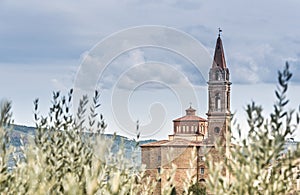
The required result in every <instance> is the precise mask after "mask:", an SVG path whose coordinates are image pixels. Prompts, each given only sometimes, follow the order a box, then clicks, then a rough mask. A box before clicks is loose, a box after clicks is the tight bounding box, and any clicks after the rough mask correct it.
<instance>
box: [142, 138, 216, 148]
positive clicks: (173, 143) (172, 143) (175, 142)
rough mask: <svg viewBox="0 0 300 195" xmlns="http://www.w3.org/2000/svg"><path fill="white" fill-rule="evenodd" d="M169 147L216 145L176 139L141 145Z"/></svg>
mask: <svg viewBox="0 0 300 195" xmlns="http://www.w3.org/2000/svg"><path fill="white" fill-rule="evenodd" d="M158 146H159V147H168V146H184V147H188V146H214V144H206V143H203V142H202V141H190V140H187V139H178V138H177V139H174V140H170V141H169V140H161V141H157V142H152V143H147V144H143V145H141V147H158Z"/></svg>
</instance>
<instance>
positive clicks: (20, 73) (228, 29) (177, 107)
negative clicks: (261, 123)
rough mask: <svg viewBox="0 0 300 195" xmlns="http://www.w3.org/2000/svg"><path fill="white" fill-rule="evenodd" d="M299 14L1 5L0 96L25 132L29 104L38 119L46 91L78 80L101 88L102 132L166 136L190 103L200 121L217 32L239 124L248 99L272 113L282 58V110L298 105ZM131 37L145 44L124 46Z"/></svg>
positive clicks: (291, 3) (292, 2) (239, 8)
mask: <svg viewBox="0 0 300 195" xmlns="http://www.w3.org/2000/svg"><path fill="white" fill-rule="evenodd" d="M299 9H300V2H299V1H298V0H285V1H281V0H278V1H271V0H266V1H259V0H251V1H239V0H229V1H203V0H186V1H180V0H159V1H158V0H148V1H142V0H118V1H117V0H109V1H108V0H106V1H104V0H100V1H95V0H88V1H83V0H78V1H70V0H65V1H61V0H60V1H59V0H53V1H37V0H24V1H17V0H1V1H0V70H1V71H0V89H1V91H0V98H2V99H3V98H6V99H9V100H11V101H12V102H13V113H14V119H15V122H16V123H17V124H21V125H29V126H33V125H34V121H33V100H34V99H35V98H39V100H40V112H41V114H44V115H46V114H47V112H48V108H49V106H50V104H51V96H52V91H62V92H63V93H66V92H67V91H68V90H69V89H70V88H74V87H76V86H78V82H80V83H81V84H82V86H83V85H84V86H85V90H87V88H90V89H89V90H93V89H95V88H97V89H99V90H100V92H101V100H100V101H101V107H100V109H99V112H101V113H103V115H104V118H105V120H106V123H107V124H108V127H107V130H106V132H107V133H112V132H117V133H118V134H120V135H125V136H128V137H134V136H135V134H136V128H135V126H136V121H137V120H139V123H140V127H141V129H140V130H141V131H142V132H141V134H142V139H149V138H154V139H166V138H167V135H168V134H171V133H172V120H173V119H175V118H178V117H180V116H182V115H183V114H184V109H185V108H187V107H189V106H190V103H191V104H192V106H193V107H195V108H196V109H197V113H198V114H199V115H200V116H202V117H206V116H205V113H206V112H207V86H206V85H205V81H206V78H207V74H208V71H209V67H210V66H211V62H210V61H209V59H211V58H212V55H213V52H214V47H215V43H216V38H217V36H218V28H219V27H220V28H221V29H222V33H221V37H222V40H223V46H224V49H225V55H226V62H227V66H228V68H229V69H230V74H231V81H232V83H233V84H232V93H231V99H232V102H231V109H232V112H235V113H236V118H237V119H238V121H239V123H241V125H242V126H243V125H244V124H245V112H244V108H245V106H246V104H247V103H250V102H251V101H252V100H254V101H256V102H257V103H258V104H261V105H263V108H265V112H264V113H265V114H268V113H269V112H270V111H272V104H273V102H274V100H275V96H274V90H275V89H276V81H277V71H278V70H280V69H282V68H283V66H284V64H285V62H286V61H288V62H289V63H290V67H291V71H292V72H293V78H292V83H291V86H290V89H289V98H290V100H291V101H290V104H289V106H290V108H296V107H298V104H299V99H298V95H299V90H300V52H299V48H300V23H299V21H298V19H299V18H300V12H299ZM149 26H150V27H151V28H150V30H149V29H147V28H148V27H149ZM132 29H133V30H132ZM140 29H142V30H144V31H138V30H140ZM151 29H152V30H153V29H155V30H154V31H152V30H151ZM161 29H163V30H164V31H160V30H161ZM167 31H170V32H169V33H171V34H167V33H165V32H167ZM127 32H130V33H129V34H126V33H127ZM162 32H164V33H165V34H159V33H162ZM134 33H136V34H134ZM151 33H158V35H162V36H159V37H160V39H155V40H156V41H157V42H155V43H154V45H158V46H159V47H156V46H153V45H151V44H153V42H151V40H153V39H154V38H153V34H151ZM172 33H173V34H172ZM166 35H167V36H166ZM171 35H174V36H171ZM122 36H123V37H122ZM130 38H132V39H130ZM192 39H193V40H194V41H192V42H191V43H190V42H188V41H189V40H192ZM130 40H131V42H130ZM132 40H133V41H141V42H139V44H140V43H145V42H147V41H148V42H147V43H148V45H147V47H145V46H143V47H142V46H141V45H139V46H138V47H133V46H131V47H129V46H128V45H130V44H132ZM166 40H167V41H166ZM164 41H166V42H164ZM166 43H167V44H166ZM105 44H106V45H105ZM142 45H143V44H142ZM149 45H151V46H149ZM194 46H195V47H194ZM101 47H102V50H101ZM191 47H194V49H195V48H196V47H199V50H196V51H199V56H200V57H201V59H202V60H203V61H201V63H200V65H198V66H195V65H194V64H193V63H192V62H191V61H189V60H188V59H187V57H189V56H194V55H195V53H193V52H191V51H195V50H192V49H191ZM116 51H120V53H118V54H116V53H115V54H114V53H113V52H116ZM109 52H112V54H114V55H112V57H111V58H109V59H107V64H105V66H103V70H101V72H97V71H99V70H98V69H99V67H98V66H96V65H97V63H98V62H99V58H101V59H102V60H103V59H104V57H105V55H106V54H107V53H109ZM100 54H101V56H99V55H100ZM182 54H184V55H182ZM199 56H198V57H199ZM106 57H107V56H106ZM194 57H195V58H197V56H194ZM191 58H192V59H193V57H191ZM97 60H98V61H97ZM83 70H84V71H85V72H84V71H83ZM96 70H97V71H96ZM82 72H84V73H85V74H84V75H83V76H82V75H81V73H82ZM99 73H101V74H99ZM93 82H94V83H95V82H96V86H94V85H90V84H91V83H93ZM74 104H75V103H74ZM245 131H246V129H245ZM294 136H295V137H296V139H298V140H300V135H299V133H298V134H295V135H294Z"/></svg>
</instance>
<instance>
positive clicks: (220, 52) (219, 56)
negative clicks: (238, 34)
mask: <svg viewBox="0 0 300 195" xmlns="http://www.w3.org/2000/svg"><path fill="white" fill-rule="evenodd" d="M220 32H221V31H220V30H219V36H218V39H217V43H216V48H215V55H214V62H213V68H215V67H220V68H222V69H226V61H225V55H224V49H223V44H222V39H221V37H220Z"/></svg>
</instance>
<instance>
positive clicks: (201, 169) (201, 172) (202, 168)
mask: <svg viewBox="0 0 300 195" xmlns="http://www.w3.org/2000/svg"><path fill="white" fill-rule="evenodd" d="M200 174H201V175H204V167H201V168H200Z"/></svg>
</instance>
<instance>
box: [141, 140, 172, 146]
mask: <svg viewBox="0 0 300 195" xmlns="http://www.w3.org/2000/svg"><path fill="white" fill-rule="evenodd" d="M166 142H168V140H160V141H155V142H150V143H146V144H142V145H141V147H146V146H161V145H162V144H164V143H166Z"/></svg>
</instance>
